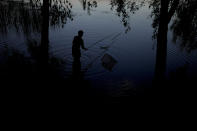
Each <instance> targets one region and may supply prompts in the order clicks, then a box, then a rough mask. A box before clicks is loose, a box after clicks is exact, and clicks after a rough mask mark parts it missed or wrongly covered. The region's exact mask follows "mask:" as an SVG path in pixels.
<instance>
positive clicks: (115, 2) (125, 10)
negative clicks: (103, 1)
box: [110, 0, 145, 33]
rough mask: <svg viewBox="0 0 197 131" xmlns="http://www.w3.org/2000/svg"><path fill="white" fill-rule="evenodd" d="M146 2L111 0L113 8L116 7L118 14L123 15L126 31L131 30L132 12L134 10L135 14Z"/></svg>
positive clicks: (122, 19) (122, 20)
mask: <svg viewBox="0 0 197 131" xmlns="http://www.w3.org/2000/svg"><path fill="white" fill-rule="evenodd" d="M144 2H145V0H141V1H137V0H111V2H110V4H111V10H114V9H115V11H116V12H117V15H118V16H119V17H121V22H122V23H123V26H124V27H125V28H126V30H125V32H126V33H127V32H128V31H130V30H131V27H130V13H131V12H132V13H133V14H134V13H135V12H136V11H137V10H139V8H140V7H142V6H143V5H144Z"/></svg>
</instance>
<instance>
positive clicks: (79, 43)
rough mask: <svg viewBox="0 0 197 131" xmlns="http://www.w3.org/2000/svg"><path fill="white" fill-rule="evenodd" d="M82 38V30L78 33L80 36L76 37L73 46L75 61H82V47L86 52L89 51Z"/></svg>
mask: <svg viewBox="0 0 197 131" xmlns="http://www.w3.org/2000/svg"><path fill="white" fill-rule="evenodd" d="M82 37H83V31H82V30H80V31H79V32H78V36H75V37H74V40H73V46H72V56H73V58H74V60H80V57H81V50H80V47H81V48H82V49H84V50H87V48H85V47H84V41H83V39H82Z"/></svg>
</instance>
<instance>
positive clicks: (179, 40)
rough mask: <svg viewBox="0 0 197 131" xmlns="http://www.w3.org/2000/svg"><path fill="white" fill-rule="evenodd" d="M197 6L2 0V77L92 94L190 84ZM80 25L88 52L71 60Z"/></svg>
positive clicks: (158, 0)
mask: <svg viewBox="0 0 197 131" xmlns="http://www.w3.org/2000/svg"><path fill="white" fill-rule="evenodd" d="M196 7H197V2H196V0H179V1H177V0H165V1H164V0H72V1H71V0H58V1H57V0H30V1H25V2H24V1H22V0H17V1H15V0H13V1H7V0H1V1H0V71H1V74H0V78H1V80H2V81H4V82H6V81H8V82H7V83H6V84H7V85H9V84H11V83H12V82H16V83H18V84H20V85H25V83H26V82H27V83H32V84H33V85H34V84H35V85H36V83H38V82H41V83H43V84H45V85H52V84H54V85H55V87H61V93H62V92H67V93H66V94H69V93H68V92H72V93H70V94H76V92H78V93H77V95H78V96H81V95H82V96H84V95H86V96H91V97H95V96H106V97H107V98H121V97H126V98H130V97H131V96H152V95H153V94H154V95H155V94H159V95H160V94H166V93H169V92H171V93H169V94H172V95H173V94H174V93H175V92H182V91H183V90H187V89H186V87H187V88H188V90H190V89H191V87H192V84H193V85H194V79H195V78H196V75H197V70H196V65H197V50H196V49H197V41H196V39H197V37H196V36H197V29H196V27H197V26H196V23H197V19H196V18H197V8H196ZM79 30H84V43H85V46H86V47H87V48H88V51H81V58H80V59H73V57H72V39H73V37H74V36H75V35H76V33H77V32H78V31H79ZM152 47H153V48H152ZM9 81H10V82H9ZM181 85H182V86H183V85H184V86H185V87H184V89H183V88H175V87H177V86H179V87H180V86H181ZM74 86H75V87H77V88H71V87H74ZM66 87H67V88H66ZM158 87H161V88H158ZM162 87H163V88H162ZM171 87H173V88H171ZM65 88H66V89H65ZM84 88H85V89H84ZM58 89H59V88H58ZM40 90H41V89H40ZM43 90H45V89H43ZM52 90H56V89H54V88H53V89H52ZM187 93H188V92H187ZM154 95H153V96H154Z"/></svg>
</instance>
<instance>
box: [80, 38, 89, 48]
mask: <svg viewBox="0 0 197 131" xmlns="http://www.w3.org/2000/svg"><path fill="white" fill-rule="evenodd" d="M81 48H82V49H84V50H88V49H87V48H85V46H84V41H83V40H82V42H81Z"/></svg>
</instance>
